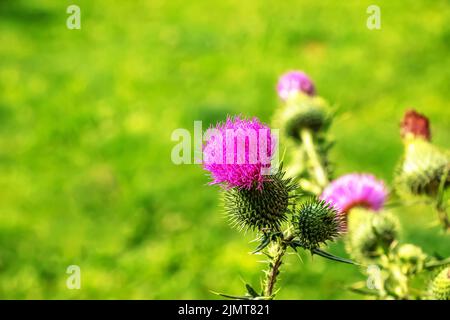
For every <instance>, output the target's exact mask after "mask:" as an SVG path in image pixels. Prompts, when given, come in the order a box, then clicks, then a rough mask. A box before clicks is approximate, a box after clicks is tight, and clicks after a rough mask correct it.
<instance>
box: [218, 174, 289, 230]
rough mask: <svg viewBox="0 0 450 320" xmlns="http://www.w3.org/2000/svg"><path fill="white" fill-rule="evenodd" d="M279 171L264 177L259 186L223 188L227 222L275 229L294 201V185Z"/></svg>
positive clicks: (245, 227)
mask: <svg viewBox="0 0 450 320" xmlns="http://www.w3.org/2000/svg"><path fill="white" fill-rule="evenodd" d="M283 176H284V174H283V173H282V172H281V171H280V172H278V173H277V174H276V175H274V176H271V177H268V178H266V179H265V180H264V181H263V182H262V185H261V188H260V189H257V188H252V189H246V188H237V187H235V188H229V189H225V190H224V191H223V193H224V197H223V199H224V207H225V212H226V213H227V215H228V217H229V220H230V222H231V224H232V225H233V226H235V227H237V228H238V229H239V230H256V231H261V230H264V229H270V230H279V227H280V225H281V224H282V223H283V222H284V221H286V219H287V218H286V215H287V213H289V212H290V208H291V206H292V205H293V204H294V203H293V199H294V198H295V193H294V192H293V191H294V190H295V189H296V186H295V184H293V183H292V181H291V180H290V179H284V178H283Z"/></svg>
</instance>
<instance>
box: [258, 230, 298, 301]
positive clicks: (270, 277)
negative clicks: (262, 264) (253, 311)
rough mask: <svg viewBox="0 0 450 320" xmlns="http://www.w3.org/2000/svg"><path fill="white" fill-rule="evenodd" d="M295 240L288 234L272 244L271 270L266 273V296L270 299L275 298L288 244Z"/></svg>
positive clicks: (270, 255)
mask: <svg viewBox="0 0 450 320" xmlns="http://www.w3.org/2000/svg"><path fill="white" fill-rule="evenodd" d="M292 239H293V236H292V235H290V234H288V235H287V236H284V235H282V236H281V239H277V240H275V241H274V242H272V244H271V247H270V248H269V250H268V251H269V252H268V255H269V258H270V262H269V270H267V271H266V279H265V281H264V288H263V291H264V296H265V297H267V298H268V299H272V298H273V291H274V289H275V284H276V282H277V277H278V275H279V274H280V267H281V265H282V264H283V257H284V255H285V253H286V249H287V244H288V243H289V241H291V240H292Z"/></svg>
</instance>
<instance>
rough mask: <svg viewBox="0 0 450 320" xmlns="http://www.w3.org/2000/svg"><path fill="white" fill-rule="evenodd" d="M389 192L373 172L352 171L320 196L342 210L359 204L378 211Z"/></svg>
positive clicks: (344, 210)
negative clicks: (360, 172) (359, 172)
mask: <svg viewBox="0 0 450 320" xmlns="http://www.w3.org/2000/svg"><path fill="white" fill-rule="evenodd" d="M387 194H388V191H387V189H386V186H385V185H384V183H383V181H381V180H377V179H376V178H375V177H374V176H373V175H371V174H358V173H352V174H347V175H344V176H341V177H340V178H338V179H336V180H334V181H333V182H331V183H330V185H328V187H326V188H325V190H324V191H323V192H322V195H321V196H320V198H321V199H322V200H325V201H326V202H328V203H330V204H331V205H333V206H334V207H335V208H337V209H339V210H340V211H341V212H348V211H349V210H350V209H351V208H353V207H357V206H361V207H365V208H368V209H371V210H374V211H378V210H380V209H381V208H382V207H383V205H384V203H385V201H386V197H387Z"/></svg>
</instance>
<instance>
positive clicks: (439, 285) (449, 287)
mask: <svg viewBox="0 0 450 320" xmlns="http://www.w3.org/2000/svg"><path fill="white" fill-rule="evenodd" d="M430 291H431V297H432V298H433V299H435V300H450V267H447V268H444V269H443V270H441V271H440V272H439V273H438V275H437V276H436V277H435V278H434V279H433V281H432V282H431V286H430Z"/></svg>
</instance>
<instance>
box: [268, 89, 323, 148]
mask: <svg viewBox="0 0 450 320" xmlns="http://www.w3.org/2000/svg"><path fill="white" fill-rule="evenodd" d="M328 109H329V106H328V104H327V102H326V101H325V100H324V99H322V98H320V97H310V96H307V95H304V94H298V95H295V96H291V97H290V98H289V99H288V100H286V103H285V105H284V106H283V107H281V108H280V111H279V112H278V113H277V114H276V116H275V120H274V124H275V126H277V127H279V128H281V129H282V133H283V134H284V135H286V136H288V137H291V138H293V139H296V140H300V131H301V130H302V129H309V130H312V131H314V132H317V131H319V130H321V129H323V128H324V127H326V125H327V124H328V123H329V114H328Z"/></svg>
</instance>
